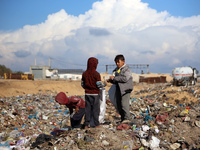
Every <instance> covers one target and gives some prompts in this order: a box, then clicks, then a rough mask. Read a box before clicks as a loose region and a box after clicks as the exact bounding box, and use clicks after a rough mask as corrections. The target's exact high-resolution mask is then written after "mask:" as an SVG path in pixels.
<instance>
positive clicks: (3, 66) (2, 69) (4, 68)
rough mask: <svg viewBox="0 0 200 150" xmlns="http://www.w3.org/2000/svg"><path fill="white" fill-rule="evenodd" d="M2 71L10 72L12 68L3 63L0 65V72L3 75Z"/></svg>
mask: <svg viewBox="0 0 200 150" xmlns="http://www.w3.org/2000/svg"><path fill="white" fill-rule="evenodd" d="M4 73H12V70H11V69H10V68H7V67H6V66H5V65H0V74H1V75H3V74H4Z"/></svg>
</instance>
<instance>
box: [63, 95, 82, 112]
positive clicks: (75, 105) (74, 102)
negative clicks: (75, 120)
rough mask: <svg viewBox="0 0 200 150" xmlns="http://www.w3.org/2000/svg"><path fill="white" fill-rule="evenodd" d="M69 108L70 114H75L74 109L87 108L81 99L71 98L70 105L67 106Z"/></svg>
mask: <svg viewBox="0 0 200 150" xmlns="http://www.w3.org/2000/svg"><path fill="white" fill-rule="evenodd" d="M65 105H66V106H67V107H68V108H69V111H70V113H72V112H73V109H76V108H85V101H84V100H83V99H82V98H80V97H75V96H72V97H69V101H68V104H65Z"/></svg>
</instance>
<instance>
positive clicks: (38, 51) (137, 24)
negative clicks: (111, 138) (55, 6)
mask: <svg viewBox="0 0 200 150" xmlns="http://www.w3.org/2000/svg"><path fill="white" fill-rule="evenodd" d="M199 49H200V15H199V16H191V17H187V18H181V17H179V18H176V17H173V16H170V15H169V13H168V12H167V11H164V12H160V13H158V12H157V11H156V10H154V9H151V8H149V7H148V4H147V3H142V2H141V1H140V0H103V1H102V2H96V3H94V4H93V7H92V9H91V10H88V12H86V13H85V14H82V15H79V16H78V17H75V16H72V15H68V14H67V12H65V10H60V11H59V12H57V13H55V14H50V15H49V16H48V17H47V20H45V21H44V22H42V23H41V24H37V25H32V26H30V25H26V26H24V27H23V28H21V29H19V30H16V31H14V32H7V33H6V32H5V33H0V53H1V57H0V64H4V65H6V66H7V67H10V68H11V69H12V70H23V71H27V70H28V69H29V66H30V65H33V64H34V59H35V57H37V64H38V65H48V58H49V57H53V58H55V59H57V60H62V61H63V62H64V63H63V62H62V64H60V65H59V64H58V62H59V61H58V62H56V61H55V62H53V63H52V65H53V67H62V68H68V67H75V66H76V67H79V68H83V69H85V65H86V63H87V59H88V57H90V56H95V57H97V58H98V59H99V62H100V65H105V64H111V63H113V64H114V62H113V59H114V57H115V55H116V54H118V53H122V54H124V55H125V57H126V63H128V64H137V63H140V64H143V63H145V64H146V63H149V64H150V71H152V72H164V73H165V72H171V70H172V69H173V67H175V66H176V65H180V66H185V65H190V66H194V67H196V68H197V69H200V68H198V67H199V66H200V59H199V56H200V51H199ZM60 62H61V61H60ZM66 62H67V63H66ZM72 64H74V65H72ZM77 64H82V65H83V66H77ZM98 68H100V67H98ZM100 69H102V70H99V71H105V68H100ZM151 69H152V70H151Z"/></svg>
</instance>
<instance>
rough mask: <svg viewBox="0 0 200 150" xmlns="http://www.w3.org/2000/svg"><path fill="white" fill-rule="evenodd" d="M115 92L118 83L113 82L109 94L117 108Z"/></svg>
mask: <svg viewBox="0 0 200 150" xmlns="http://www.w3.org/2000/svg"><path fill="white" fill-rule="evenodd" d="M115 92H116V85H115V84H113V85H112V86H111V87H110V89H109V90H108V94H109V99H110V101H111V103H112V104H113V105H114V106H115V108H116V109H117V102H116V96H115Z"/></svg>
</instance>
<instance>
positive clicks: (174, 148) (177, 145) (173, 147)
mask: <svg viewBox="0 0 200 150" xmlns="http://www.w3.org/2000/svg"><path fill="white" fill-rule="evenodd" d="M180 146H181V144H179V143H174V144H172V145H170V147H171V148H172V149H173V150H176V149H178V148H179V147H180Z"/></svg>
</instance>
